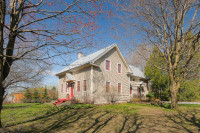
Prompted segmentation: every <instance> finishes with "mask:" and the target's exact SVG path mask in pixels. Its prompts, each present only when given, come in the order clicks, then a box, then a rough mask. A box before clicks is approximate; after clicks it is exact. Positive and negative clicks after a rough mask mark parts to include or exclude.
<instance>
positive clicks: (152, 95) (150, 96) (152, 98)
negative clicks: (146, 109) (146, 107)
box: [146, 93, 155, 101]
mask: <svg viewBox="0 0 200 133" xmlns="http://www.w3.org/2000/svg"><path fill="white" fill-rule="evenodd" d="M146 97H148V98H149V100H150V101H153V100H155V99H154V98H155V96H154V94H153V93H149V94H147V95H146Z"/></svg>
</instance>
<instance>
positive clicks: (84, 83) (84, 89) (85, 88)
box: [83, 80, 87, 91]
mask: <svg viewBox="0 0 200 133" xmlns="http://www.w3.org/2000/svg"><path fill="white" fill-rule="evenodd" d="M86 90H87V86H86V80H83V91H86Z"/></svg>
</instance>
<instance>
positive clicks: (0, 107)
mask: <svg viewBox="0 0 200 133" xmlns="http://www.w3.org/2000/svg"><path fill="white" fill-rule="evenodd" d="M0 88H1V87H0ZM1 90H3V89H1ZM3 96H4V92H1V93H0V131H1V130H2V128H3V125H2V119H1V111H2V107H3V106H2V105H3Z"/></svg>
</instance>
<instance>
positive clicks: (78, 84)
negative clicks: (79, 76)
mask: <svg viewBox="0 0 200 133" xmlns="http://www.w3.org/2000/svg"><path fill="white" fill-rule="evenodd" d="M77 92H80V81H77Z"/></svg>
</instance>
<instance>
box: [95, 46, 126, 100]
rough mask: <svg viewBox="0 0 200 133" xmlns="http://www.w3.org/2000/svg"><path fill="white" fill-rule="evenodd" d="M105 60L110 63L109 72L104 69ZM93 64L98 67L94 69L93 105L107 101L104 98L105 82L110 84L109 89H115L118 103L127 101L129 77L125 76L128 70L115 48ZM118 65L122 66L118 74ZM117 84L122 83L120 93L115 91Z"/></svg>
mask: <svg viewBox="0 0 200 133" xmlns="http://www.w3.org/2000/svg"><path fill="white" fill-rule="evenodd" d="M106 60H109V61H110V62H111V65H110V67H111V68H110V71H108V70H106V69H105V66H106ZM95 64H97V65H99V66H100V67H99V68H97V67H95V68H94V79H93V80H94V99H95V103H106V102H108V99H107V98H106V95H107V93H106V81H109V82H110V83H111V89H112V88H115V89H116V92H117V95H118V101H127V100H129V99H130V95H129V94H130V91H129V87H130V85H129V76H128V75H127V72H128V69H127V67H126V65H125V64H124V62H123V61H122V59H121V57H120V55H119V53H118V52H117V50H116V49H115V48H113V49H112V50H110V51H109V52H108V53H107V54H105V55H104V56H102V57H101V58H100V59H98V60H97V61H96V62H95ZM118 64H121V66H122V73H120V74H119V73H118V67H117V66H118ZM118 83H122V88H121V93H118V91H117V85H118Z"/></svg>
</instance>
